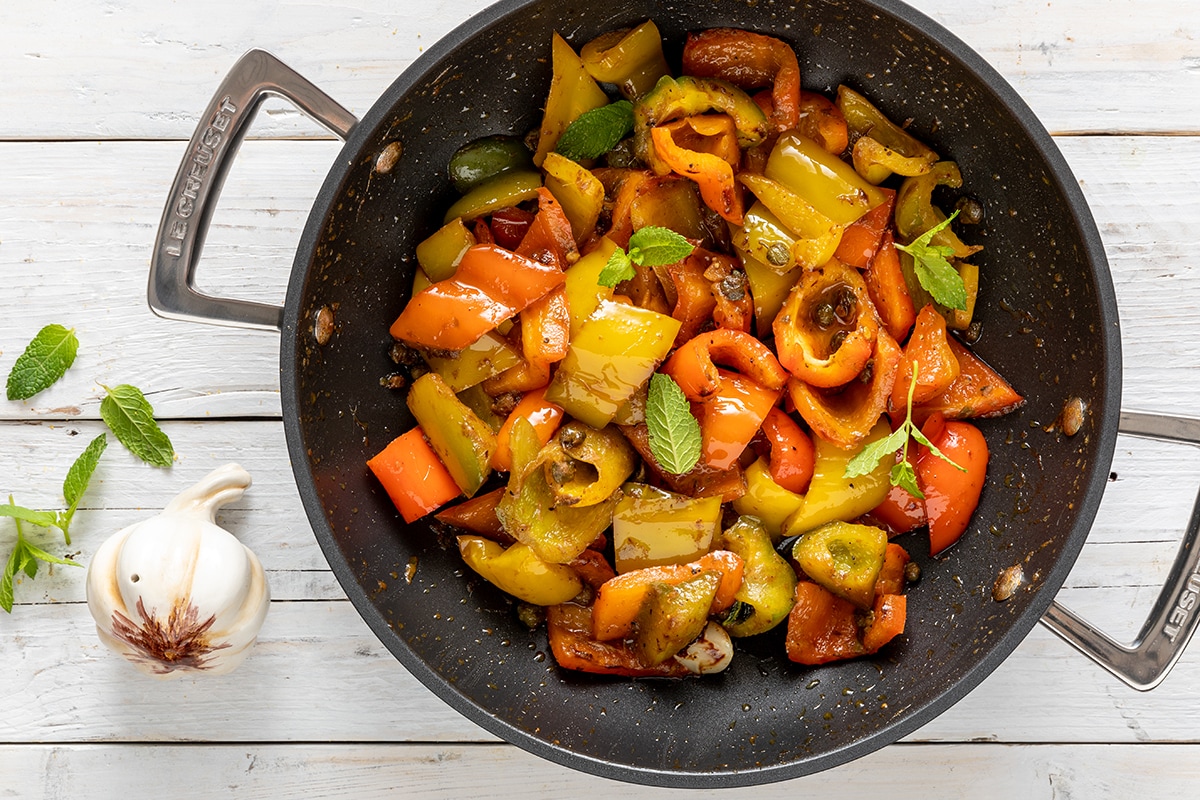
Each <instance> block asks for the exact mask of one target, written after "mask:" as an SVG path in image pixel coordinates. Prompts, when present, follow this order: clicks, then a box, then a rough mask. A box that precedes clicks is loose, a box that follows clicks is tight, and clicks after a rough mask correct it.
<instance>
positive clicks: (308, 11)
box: [0, 0, 1200, 140]
mask: <svg viewBox="0 0 1200 800" xmlns="http://www.w3.org/2000/svg"><path fill="white" fill-rule="evenodd" d="M488 4H489V2H488V0H465V1H462V2H454V1H453V0H425V2H422V3H419V4H418V3H392V2H385V0H349V1H348V2H343V3H338V4H335V5H328V4H321V3H315V4H314V3H308V4H303V3H300V4H298V3H279V4H270V5H265V6H264V5H254V6H248V5H247V4H245V3H240V2H237V1H236V0H212V2H210V3H207V4H205V5H204V6H203V7H192V6H183V7H180V6H176V5H172V4H163V3H159V2H155V1H154V0H129V2H123V3H120V4H107V5H97V4H95V3H88V2H74V3H68V4H66V5H63V4H54V5H42V6H36V5H29V4H26V3H6V4H4V5H3V7H2V8H0V74H3V75H5V76H6V85H5V98H6V100H7V102H8V104H9V107H10V108H14V109H20V111H21V113H19V114H8V115H5V118H4V119H3V120H2V121H0V139H10V140H11V139H124V138H173V139H186V138H187V137H188V136H190V135H191V133H192V131H193V130H194V128H195V127H196V124H197V116H198V114H199V113H200V111H201V110H202V109H203V108H204V106H205V104H206V103H207V101H208V99H209V97H210V96H211V95H212V93H213V92H214V91H215V90H216V87H217V84H218V83H219V81H220V79H221V78H222V77H223V76H224V75H225V73H226V72H227V71H228V70H229V68H230V67H231V66H232V64H233V62H234V61H235V60H236V59H237V57H238V56H239V55H240V54H241V53H242V52H244V51H245V50H247V49H249V48H251V47H260V48H265V49H267V50H270V51H273V52H274V53H275V54H276V55H278V56H279V57H281V58H282V59H283V60H284V61H285V62H287V63H289V64H290V65H291V66H293V67H294V68H296V69H297V70H299V71H300V72H301V73H302V74H304V75H305V76H307V77H308V78H310V79H311V80H313V81H314V82H315V83H316V84H317V85H318V86H320V87H321V88H322V89H324V90H325V91H326V92H328V93H329V94H330V95H332V96H333V97H334V98H336V99H337V100H338V101H340V102H341V103H343V104H344V105H346V106H347V107H348V108H349V109H350V110H351V111H352V112H354V113H355V114H357V115H359V116H361V115H362V114H364V113H365V112H366V110H367V109H369V108H370V106H371V105H372V104H373V103H374V101H375V99H376V98H377V97H378V96H379V95H380V94H381V93H382V92H383V90H384V89H385V88H386V87H387V86H388V85H389V84H390V83H391V82H392V81H393V80H394V79H395V77H396V76H397V75H399V74H400V73H401V71H403V70H404V69H405V68H406V67H408V66H409V65H410V64H412V62H413V60H414V59H415V58H417V57H418V56H419V55H420V54H421V53H422V52H423V51H424V50H425V49H427V48H428V47H429V46H430V45H431V44H433V43H434V42H435V41H437V40H438V39H440V38H441V37H442V36H444V35H445V34H446V33H448V32H449V31H450V30H451V29H452V28H453V27H454V26H455V25H457V24H458V23H460V22H462V21H463V20H465V19H467V18H468V17H469V16H470V15H471V14H473V13H474V12H476V11H478V10H480V9H482V8H484V7H485V6H487V5H488ZM912 5H914V6H915V7H916V8H918V9H920V10H922V11H923V12H925V13H926V14H927V15H929V16H930V17H932V18H933V19H934V20H935V21H937V22H939V23H941V24H942V25H943V26H945V27H947V28H949V29H950V31H951V32H952V33H954V34H956V35H957V36H958V37H959V38H961V39H962V40H963V41H965V42H966V43H967V44H968V45H970V46H971V47H973V48H974V49H975V50H976V51H978V52H979V53H980V55H981V56H982V57H983V58H984V59H985V60H986V61H988V62H989V63H990V64H992V65H993V66H994V67H995V68H996V69H997V71H999V72H1000V73H1001V75H1002V76H1004V77H1005V78H1006V79H1007V80H1008V81H1009V82H1010V83H1011V84H1013V86H1014V87H1015V88H1016V89H1017V91H1018V92H1019V93H1020V94H1021V95H1022V96H1023V97H1024V98H1025V99H1026V101H1027V102H1028V103H1029V105H1030V106H1031V107H1032V108H1033V110H1034V111H1035V112H1036V113H1037V114H1038V116H1039V117H1040V118H1041V119H1042V121H1043V122H1044V124H1045V125H1046V126H1047V127H1048V128H1049V129H1050V130H1052V131H1060V132H1062V131H1098V132H1109V133H1111V132H1178V131H1195V130H1196V128H1197V123H1196V120H1197V119H1198V118H1200V117H1198V112H1200V91H1198V90H1200V70H1197V68H1196V67H1197V61H1196V54H1195V49H1194V47H1193V45H1192V42H1193V40H1194V39H1195V38H1196V37H1197V35H1198V34H1200V7H1197V6H1195V5H1191V4H1181V3H1177V2H1169V0H1143V1H1142V2H1139V3H1138V6H1137V12H1136V13H1123V11H1120V10H1118V9H1121V8H1123V7H1121V6H1118V5H1114V4H1111V3H1110V4H1106V5H1105V6H1103V8H1105V9H1111V11H1110V13H1097V8H1096V5H1095V3H1091V2H1087V0H1063V1H1062V2H1055V3H1046V2H1044V0H959V2H955V3H945V2H940V1H939V0H913V2H912ZM43 9H44V10H43ZM547 50H548V44H547ZM131 98H132V99H131ZM256 134H257V135H263V136H289V137H290V136H314V135H323V134H321V133H320V131H319V130H318V129H317V128H316V126H315V125H314V124H313V123H312V122H311V121H309V120H307V119H305V118H303V117H302V115H300V114H299V113H298V112H296V111H294V110H292V109H291V108H290V107H288V106H286V105H283V104H280V103H272V104H271V105H269V106H268V107H267V110H266V113H265V114H262V115H260V123H259V124H258V126H257V128H256Z"/></svg>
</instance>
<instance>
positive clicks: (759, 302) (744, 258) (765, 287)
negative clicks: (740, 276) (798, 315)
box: [737, 248, 804, 336]
mask: <svg viewBox="0 0 1200 800" xmlns="http://www.w3.org/2000/svg"><path fill="white" fill-rule="evenodd" d="M737 253H738V257H739V258H740V260H741V262H742V269H743V270H745V272H746V279H747V280H748V281H749V283H750V297H751V298H752V299H753V300H754V328H755V330H756V331H758V335H759V336H766V335H767V332H768V331H770V330H771V323H773V322H774V321H775V317H777V316H779V309H781V308H783V301H784V299H785V298H787V296H788V292H790V291H791V290H792V287H793V286H795V285H796V281H798V280H800V275H801V274H802V273H803V272H804V267H799V266H797V267H793V268H792V269H790V270H788V271H787V272H783V273H781V272H779V271H778V270H777V269H775V268H774V267H771V266H768V265H767V264H765V263H763V262H762V261H760V260H759V259H758V258H757V257H755V256H753V255H751V254H750V252H749V251H747V250H743V249H740V248H738V249H737Z"/></svg>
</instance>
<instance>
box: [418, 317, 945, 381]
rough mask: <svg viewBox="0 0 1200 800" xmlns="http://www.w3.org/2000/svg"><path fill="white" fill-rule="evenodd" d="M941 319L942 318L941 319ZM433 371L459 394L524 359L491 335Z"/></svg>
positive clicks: (436, 362) (436, 363)
mask: <svg viewBox="0 0 1200 800" xmlns="http://www.w3.org/2000/svg"><path fill="white" fill-rule="evenodd" d="M939 319H940V318H939ZM425 361H426V362H427V363H428V364H429V369H430V370H431V371H433V372H436V373H437V374H438V375H440V376H441V378H442V380H444V381H445V382H446V385H447V386H449V387H450V388H451V389H453V390H454V391H455V392H461V391H462V390H463V389H466V388H468V387H470V386H475V385H476V384H479V383H483V382H484V381H485V380H487V379H488V378H490V377H492V376H493V375H499V374H500V373H501V372H503V371H504V370H506V369H508V368H509V367H515V366H516V365H517V364H519V363H521V355H520V354H519V353H518V352H517V351H516V350H515V349H514V348H513V347H512V345H510V344H509V343H508V340H507V339H505V338H504V337H503V336H501V335H500V334H498V333H496V332H495V331H488V332H487V333H485V334H484V335H483V336H481V337H479V338H478V339H476V340H475V341H474V342H472V343H471V344H469V345H467V346H466V347H464V348H463V349H462V350H458V351H456V352H455V353H454V354H453V355H451V356H441V355H437V356H435V355H430V354H426V355H425Z"/></svg>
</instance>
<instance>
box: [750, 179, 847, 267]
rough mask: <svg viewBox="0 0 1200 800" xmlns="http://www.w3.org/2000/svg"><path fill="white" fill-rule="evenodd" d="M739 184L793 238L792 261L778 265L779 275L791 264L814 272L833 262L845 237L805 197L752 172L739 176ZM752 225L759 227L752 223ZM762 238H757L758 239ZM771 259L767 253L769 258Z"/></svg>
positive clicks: (838, 228) (842, 229)
mask: <svg viewBox="0 0 1200 800" xmlns="http://www.w3.org/2000/svg"><path fill="white" fill-rule="evenodd" d="M738 180H739V181H741V182H742V183H743V184H744V185H745V186H746V187H747V188H748V189H750V191H751V192H753V193H754V195H755V197H757V198H758V201H759V202H760V203H762V204H763V205H764V206H766V208H767V210H768V211H769V212H771V214H772V215H773V216H774V217H775V218H776V219H778V220H779V222H781V223H783V225H784V227H786V228H787V229H788V231H789V232H790V233H792V234H793V235H794V236H795V237H796V241H795V242H793V243H792V244H791V251H792V252H791V255H792V259H791V260H790V261H788V262H785V263H783V264H782V265H781V266H782V269H780V271H781V272H782V271H784V269H790V268H791V267H790V266H789V265H791V264H792V263H793V262H794V263H795V264H797V265H799V266H802V267H804V268H805V269H814V268H816V267H819V266H821V265H822V264H824V263H825V262H826V261H828V260H829V259H831V258H833V256H834V254H835V253H836V252H837V249H838V246H839V244H840V243H841V241H842V236H843V234H844V228H843V226H842V225H840V224H837V223H835V222H834V221H833V220H831V219H830V218H829V217H827V216H825V215H824V214H822V213H821V212H820V211H818V210H817V209H816V208H814V207H813V205H812V204H811V203H809V202H808V201H807V200H805V199H804V197H802V196H801V195H799V194H798V193H796V192H794V191H792V190H791V189H789V188H788V187H786V186H784V185H783V184H782V183H780V182H778V181H775V180H772V179H771V178H768V177H766V176H764V175H756V174H754V173H751V172H743V173H742V174H740V175H739V176H738ZM768 222H770V220H769V218H768ZM752 224H756V225H757V224H761V223H759V222H758V221H757V220H752ZM753 235H754V234H753V233H752V232H751V233H748V238H751V237H753ZM762 235H763V234H762V233H760V234H759V236H760V238H761V236H762ZM772 255H773V254H772V253H771V252H770V250H768V251H767V256H768V258H770V257H772ZM781 260H782V259H780V258H779V257H778V256H775V257H774V260H773V262H771V263H772V265H773V266H774V261H781Z"/></svg>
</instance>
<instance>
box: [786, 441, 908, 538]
mask: <svg viewBox="0 0 1200 800" xmlns="http://www.w3.org/2000/svg"><path fill="white" fill-rule="evenodd" d="M891 432H892V429H891V427H889V426H888V424H887V422H884V421H883V420H880V421H879V422H877V423H876V424H875V427H873V428H872V429H871V431H870V433H869V434H868V435H867V437H866V439H865V440H864V441H863V447H865V446H866V445H867V444H870V443H871V442H874V441H878V440H879V439H883V438H886V437H887V436H889V435H890V434H891ZM813 446H814V449H815V450H816V459H815V461H814V463H813V477H812V482H811V483H809V485H808V492H807V493H806V494H805V495H804V504H803V505H802V506H800V508H799V509H797V510H796V511H795V513H793V514H792V515H791V516H790V517H788V519H787V521H786V522H785V523H784V527H783V535H784V536H785V537H786V536H798V535H800V534H802V533H807V532H808V531H811V530H813V529H814V528H817V527H820V526H821V525H824V524H825V523H827V522H835V521H838V520H842V521H845V520H852V519H857V518H858V517H860V516H862V515H863V514H865V513H867V512H868V511H870V510H871V509H872V508H874V507H875V506H877V505H879V504H880V502H882V501H883V498H884V497H886V496H887V492H888V488H889V487H890V486H891V482H890V480H889V475H890V474H891V470H892V464H891V462H890V461H888V460H887V459H880V460H879V463H878V464H877V465H876V466H875V468H874V469H872V470H871V471H870V472H869V473H867V474H866V475H862V476H860V477H857V478H847V477H846V464H847V463H849V461H850V459H852V458H854V456H856V455H858V451H859V450H861V449H862V448H857V449H856V450H853V451H850V450H843V449H841V448H840V447H837V446H836V445H833V444H831V443H830V442H827V441H825V440H824V439H820V438H817V439H816V440H815V441H814V442H813Z"/></svg>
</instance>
